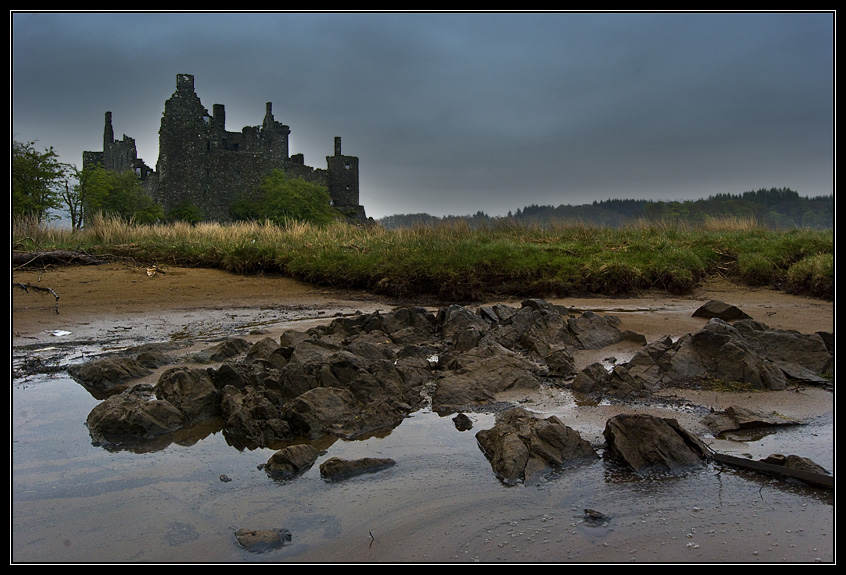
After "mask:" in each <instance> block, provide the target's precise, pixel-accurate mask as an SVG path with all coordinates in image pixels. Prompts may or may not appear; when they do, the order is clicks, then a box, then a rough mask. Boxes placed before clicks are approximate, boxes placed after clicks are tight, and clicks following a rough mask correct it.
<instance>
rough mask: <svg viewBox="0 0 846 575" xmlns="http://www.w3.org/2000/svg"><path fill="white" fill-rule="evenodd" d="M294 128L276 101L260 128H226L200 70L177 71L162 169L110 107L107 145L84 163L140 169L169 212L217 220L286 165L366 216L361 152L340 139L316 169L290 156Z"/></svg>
mask: <svg viewBox="0 0 846 575" xmlns="http://www.w3.org/2000/svg"><path fill="white" fill-rule="evenodd" d="M290 134H291V129H290V128H289V127H288V126H286V125H285V124H282V123H281V122H277V121H276V120H275V119H274V117H273V111H272V105H271V103H270V102H268V103H267V105H266V109H265V115H264V119H263V121H262V123H261V125H260V126H247V127H244V128H243V129H242V130H241V131H240V132H229V131H227V130H226V110H225V108H224V106H223V105H222V104H215V105H214V106H213V107H212V113H211V114H209V112H208V110H207V109H206V108H204V107H203V104H202V103H201V101H200V98H199V97H198V96H197V94H196V92H195V91H194V76H193V75H191V74H178V75H177V77H176V91H175V92H174V93H173V95H172V96H171V97H170V98H169V99H168V100H167V101H166V102H165V109H164V114H163V115H162V123H161V127H160V129H159V159H158V162H157V164H156V169H155V171H154V170H152V169H151V168H150V167H148V166H147V165H146V164H145V163H144V162H143V160H141V159H140V158H138V156H137V150H136V147H135V140H134V139H133V138H129V137H127V136H125V135H124V137H123V140H115V137H114V130H113V128H112V114H111V112H106V122H105V129H104V133H103V151H102V152H83V156H82V164H83V168H85V167H87V166H90V165H94V164H99V165H101V166H103V167H104V168H106V169H108V170H112V171H116V172H122V171H126V170H134V171H135V173H136V174H138V176H139V177H140V179H141V181H142V183H143V185H144V187H145V188H146V190H147V191H148V193H149V194H150V196H151V197H152V198H153V199H154V200H155V201H156V202H158V203H159V204H161V206H162V207H163V208H164V209H165V212H168V211H170V210H172V209H175V208H179V207H183V206H195V207H197V208H199V209H200V211H201V212H202V213H203V215H204V217H205V219H206V220H210V221H227V220H230V219H231V216H230V213H229V207H230V205H231V204H232V202H233V201H234V200H236V199H237V198H238V197H239V196H240V195H241V194H246V195H249V194H256V193H257V192H258V188H259V185H260V184H261V182H262V180H263V179H264V178H265V177H266V176H267V175H268V174H270V173H271V172H272V171H273V170H277V169H281V170H284V171H285V173H286V174H288V175H289V176H292V177H297V178H302V179H304V180H307V181H310V182H314V183H317V184H320V185H322V186H325V187H326V188H327V189H328V190H329V196H330V198H331V199H332V202H333V204H334V205H335V207H337V208H339V209H340V210H342V211H344V212H345V213H347V214H348V215H351V216H353V217H356V218H358V219H362V220H363V219H364V218H365V214H364V208H363V207H362V206H361V205H360V204H359V184H358V158H357V157H355V156H345V155H343V154H342V153H341V138H339V137H336V138H335V149H334V155H332V156H326V169H319V168H312V167H309V166H307V165H305V159H304V158H303V155H302V154H295V155H293V156H291V155H289V149H288V146H289V136H290Z"/></svg>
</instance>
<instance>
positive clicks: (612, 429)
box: [603, 414, 709, 473]
mask: <svg viewBox="0 0 846 575" xmlns="http://www.w3.org/2000/svg"><path fill="white" fill-rule="evenodd" d="M603 435H604V437H605V440H606V442H607V445H608V450H607V452H606V453H607V454H609V455H610V456H611V457H612V458H616V459H619V460H621V461H623V462H625V463H627V464H628V465H629V466H630V467H631V468H632V469H634V470H635V471H636V472H638V473H640V472H648V471H653V470H658V471H671V472H672V471H679V470H682V469H686V468H690V467H693V466H699V465H703V464H704V463H705V456H706V454H708V453H709V450H708V447H707V446H706V445H705V444H704V443H703V442H702V441H701V440H700V439H699V438H697V437H696V436H695V435H693V434H691V433H690V432H688V431H687V430H685V429H684V428H682V427H681V426H679V424H678V422H677V421H676V420H675V419H670V418H659V417H655V416H653V415H648V414H622V415H617V416H614V417H612V418H611V419H609V420H608V421H607V422H606V424H605V430H604V431H603Z"/></svg>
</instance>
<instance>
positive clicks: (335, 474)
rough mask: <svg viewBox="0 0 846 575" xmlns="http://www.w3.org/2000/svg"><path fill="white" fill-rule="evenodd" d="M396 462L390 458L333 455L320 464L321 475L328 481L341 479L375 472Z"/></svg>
mask: <svg viewBox="0 0 846 575" xmlns="http://www.w3.org/2000/svg"><path fill="white" fill-rule="evenodd" d="M395 464H396V461H394V460H393V459H389V458H377V457H363V458H361V459H352V460H349V459H341V458H339V457H332V458H330V459H327V460H326V461H324V462H323V463H321V464H320V476H321V477H322V478H323V479H326V480H328V481H340V480H342V479H347V478H349V477H353V476H355V475H361V474H363V473H375V472H377V471H381V470H383V469H387V468H388V467H391V466H393V465H395Z"/></svg>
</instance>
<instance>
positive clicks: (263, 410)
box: [220, 386, 293, 448]
mask: <svg viewBox="0 0 846 575" xmlns="http://www.w3.org/2000/svg"><path fill="white" fill-rule="evenodd" d="M220 412H221V415H222V416H223V418H224V424H223V434H224V436H225V437H226V439H227V441H229V442H230V443H233V444H237V445H239V446H243V447H251V448H256V447H273V446H275V445H278V444H279V443H281V442H284V441H288V440H290V439H292V438H293V432H292V431H291V425H290V424H289V423H288V421H286V420H285V419H283V418H282V414H281V410H280V409H279V408H278V407H277V406H276V404H275V403H274V402H273V401H271V399H270V398H269V397H268V396H267V393H266V392H265V391H262V390H257V389H254V388H252V387H250V388H247V389H246V390H241V389H238V388H237V387H234V386H226V387H224V388H223V390H222V391H221V401H220Z"/></svg>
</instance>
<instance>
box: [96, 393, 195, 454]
mask: <svg viewBox="0 0 846 575" xmlns="http://www.w3.org/2000/svg"><path fill="white" fill-rule="evenodd" d="M85 423H86V425H87V426H88V432H89V434H90V435H91V438H92V439H93V440H94V442H95V443H109V442H112V441H119V440H123V439H126V438H133V439H149V438H152V437H158V436H161V435H165V434H168V433H172V432H174V431H177V430H178V429H180V428H181V427H182V426H183V425H184V424H185V416H184V415H183V413H182V412H181V411H180V410H179V409H177V408H176V407H174V406H173V405H172V404H171V403H169V402H167V401H165V400H162V399H154V398H153V394H152V389H151V388H150V386H148V385H139V386H137V387H136V388H134V389H131V390H128V391H126V392H124V393H121V394H118V395H112V396H110V397H108V398H106V399H105V400H104V401H102V402H101V403H99V404H98V405H97V406H95V407H94V409H92V410H91V412H90V413H89V414H88V418H87V419H86V421H85Z"/></svg>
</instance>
